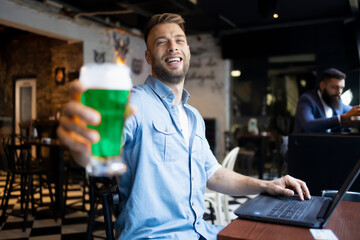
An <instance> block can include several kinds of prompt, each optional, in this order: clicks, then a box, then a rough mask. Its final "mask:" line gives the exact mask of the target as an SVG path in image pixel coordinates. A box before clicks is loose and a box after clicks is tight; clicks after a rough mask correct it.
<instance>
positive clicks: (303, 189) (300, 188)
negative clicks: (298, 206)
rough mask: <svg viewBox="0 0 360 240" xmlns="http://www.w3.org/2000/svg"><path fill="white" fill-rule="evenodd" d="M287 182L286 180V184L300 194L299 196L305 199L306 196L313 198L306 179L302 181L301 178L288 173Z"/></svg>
mask: <svg viewBox="0 0 360 240" xmlns="http://www.w3.org/2000/svg"><path fill="white" fill-rule="evenodd" d="M285 182H286V186H288V187H291V188H293V189H294V191H295V192H296V193H297V194H298V195H299V198H300V199H301V200H304V196H305V198H306V199H310V198H311V196H310V192H309V189H308V188H307V186H306V183H305V182H304V181H301V180H299V179H296V178H293V177H290V176H288V175H287V176H285Z"/></svg>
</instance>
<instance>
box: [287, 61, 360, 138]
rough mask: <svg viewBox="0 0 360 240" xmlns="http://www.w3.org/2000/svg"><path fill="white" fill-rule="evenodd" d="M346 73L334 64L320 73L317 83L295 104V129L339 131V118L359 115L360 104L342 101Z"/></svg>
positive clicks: (296, 130) (341, 119)
mask: <svg viewBox="0 0 360 240" xmlns="http://www.w3.org/2000/svg"><path fill="white" fill-rule="evenodd" d="M345 77H346V75H345V74H344V73H342V72H341V71H339V70H337V69H335V68H329V69H327V70H325V71H324V72H323V74H322V79H321V81H320V84H319V87H318V88H317V89H314V90H311V91H308V92H306V93H304V94H303V95H302V96H301V97H300V99H299V101H298V105H297V109H296V115H295V124H294V133H303V132H306V133H311V132H338V131H341V130H342V129H341V122H343V121H349V120H350V117H351V116H359V115H360V106H354V107H351V106H346V105H345V104H343V102H342V101H341V97H340V96H341V93H342V92H343V90H344V87H345Z"/></svg>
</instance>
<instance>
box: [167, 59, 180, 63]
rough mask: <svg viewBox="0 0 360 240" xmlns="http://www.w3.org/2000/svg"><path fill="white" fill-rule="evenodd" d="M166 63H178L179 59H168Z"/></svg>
mask: <svg viewBox="0 0 360 240" xmlns="http://www.w3.org/2000/svg"><path fill="white" fill-rule="evenodd" d="M167 62H168V63H174V62H180V58H169V59H167Z"/></svg>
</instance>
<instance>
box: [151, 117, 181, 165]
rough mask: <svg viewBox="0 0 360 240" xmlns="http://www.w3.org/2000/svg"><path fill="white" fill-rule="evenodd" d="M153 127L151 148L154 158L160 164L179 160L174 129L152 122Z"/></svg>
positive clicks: (158, 122)
mask: <svg viewBox="0 0 360 240" xmlns="http://www.w3.org/2000/svg"><path fill="white" fill-rule="evenodd" d="M153 127H154V134H153V148H154V155H155V158H156V159H157V160H158V161H162V162H175V161H176V160H177V159H178V158H179V157H178V156H179V155H178V154H179V151H178V149H177V144H178V142H177V140H176V136H177V134H176V130H175V128H174V127H173V126H169V125H167V124H164V123H163V122H160V121H153Z"/></svg>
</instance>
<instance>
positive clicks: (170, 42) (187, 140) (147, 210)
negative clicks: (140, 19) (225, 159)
mask: <svg viewBox="0 0 360 240" xmlns="http://www.w3.org/2000/svg"><path fill="white" fill-rule="evenodd" d="M145 43H146V46H147V50H146V52H145V58H146V61H147V62H148V64H150V65H151V66H152V74H151V75H150V76H149V77H148V78H147V79H146V82H145V84H144V85H141V86H137V87H135V88H134V89H133V90H132V93H131V97H130V102H131V105H132V106H136V109H137V111H136V113H135V114H134V115H132V116H130V117H129V118H128V119H127V121H126V123H125V128H124V150H123V159H124V162H125V164H126V165H127V171H126V173H125V174H124V175H123V176H122V177H121V181H120V182H119V190H120V193H121V200H122V203H121V206H122V209H121V213H120V216H119V217H118V219H117V221H116V233H117V237H118V238H119V239H126V240H128V239H132V240H134V239H180V240H184V239H186V240H195V239H207V240H215V239H216V235H217V233H218V232H219V231H220V230H221V229H222V228H223V226H216V225H210V224H208V223H207V222H205V221H204V219H203V214H204V212H205V209H206V207H205V202H204V194H205V189H206V187H208V188H210V189H212V190H215V191H219V192H222V193H224V194H229V195H233V196H236V195H238V196H239V195H240V196H241V195H246V194H258V193H263V192H264V193H265V192H266V193H269V194H284V195H289V196H291V195H293V194H294V192H296V193H297V194H299V196H300V198H301V199H304V198H306V199H309V198H310V193H309V190H308V188H307V187H306V184H305V183H304V182H303V181H301V180H298V179H295V178H293V177H290V176H285V177H283V178H280V179H277V180H273V181H264V180H259V179H255V178H251V177H247V176H244V175H240V174H238V173H235V172H233V171H230V170H228V169H226V168H223V167H221V165H220V164H219V163H218V161H217V160H216V158H215V156H214V155H213V153H212V152H211V150H210V147H209V144H208V142H207V140H206V138H205V124H204V120H203V119H202V117H201V115H200V114H199V112H198V111H197V110H196V109H195V108H193V107H192V106H190V105H189V104H188V103H187V101H188V99H189V97H190V95H189V93H188V92H187V91H186V90H185V89H184V81H185V76H186V73H187V71H188V68H189V62H190V48H189V46H188V44H187V39H186V36H185V30H184V20H183V19H182V17H181V16H179V15H177V14H170V13H165V14H159V15H155V16H153V17H152V18H151V19H150V21H149V23H148V25H147V27H146V29H145ZM82 91H84V87H83V86H81V85H80V83H78V82H77V83H74V85H73V87H72V92H73V94H74V96H73V98H74V100H73V101H71V102H70V103H69V104H68V105H67V106H66V108H65V110H64V113H65V114H64V115H63V116H62V118H61V121H60V126H59V128H58V136H59V137H60V139H61V140H62V141H63V142H64V144H65V145H67V146H68V147H69V148H70V149H71V152H72V154H73V156H74V158H75V160H76V161H77V162H78V163H79V164H81V165H83V166H85V165H86V163H87V162H88V161H89V155H90V154H89V151H90V149H89V144H90V143H93V142H96V141H97V140H98V135H97V133H96V132H94V131H92V130H91V129H87V128H84V127H83V126H84V125H85V124H93V125H96V124H98V123H99V121H100V116H99V113H98V112H96V111H94V110H93V109H90V108H86V107H85V106H83V105H81V104H80V103H79V102H77V101H76V100H75V99H76V97H75V96H76V94H78V93H80V92H82ZM74 116H76V117H77V120H76V121H74ZM79 139H81V140H79Z"/></svg>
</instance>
